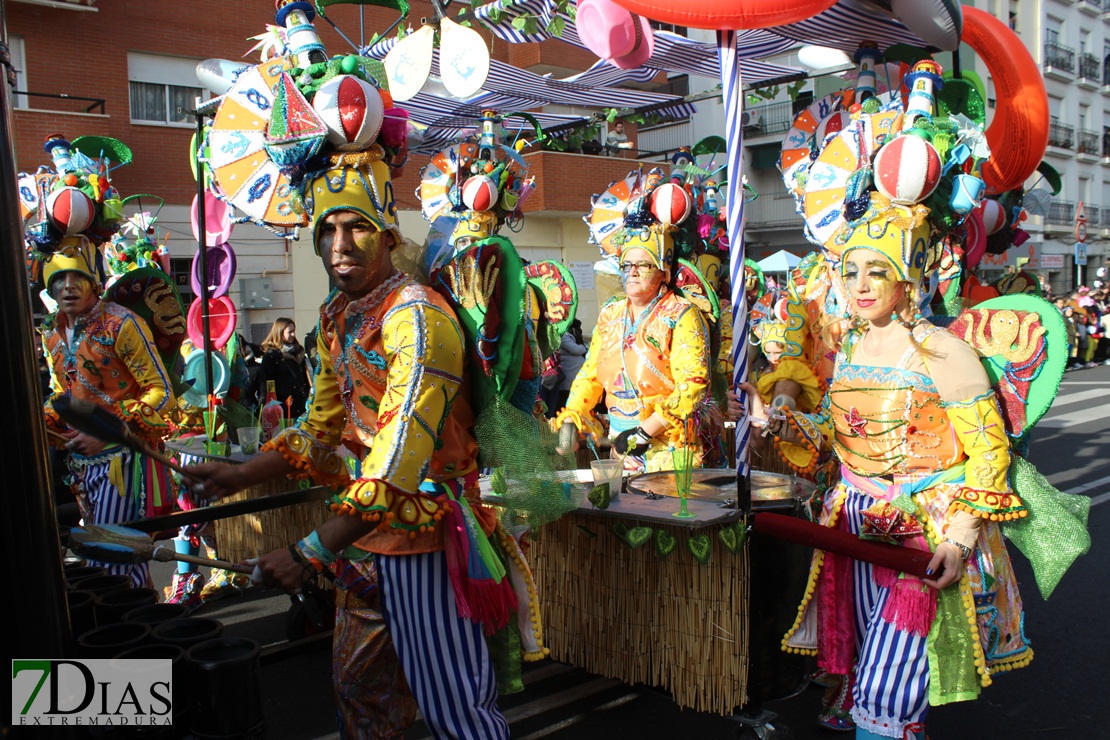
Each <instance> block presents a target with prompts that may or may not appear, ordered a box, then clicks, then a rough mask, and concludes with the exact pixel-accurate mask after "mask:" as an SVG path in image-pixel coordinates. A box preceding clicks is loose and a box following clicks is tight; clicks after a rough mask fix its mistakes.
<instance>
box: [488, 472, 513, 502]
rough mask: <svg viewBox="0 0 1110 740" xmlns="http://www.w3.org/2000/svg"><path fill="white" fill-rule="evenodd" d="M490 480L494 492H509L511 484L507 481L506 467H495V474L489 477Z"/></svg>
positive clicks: (501, 493)
mask: <svg viewBox="0 0 1110 740" xmlns="http://www.w3.org/2000/svg"><path fill="white" fill-rule="evenodd" d="M489 482H490V486H491V487H492V488H493V492H494V493H497V494H500V495H502V496H504V495H505V494H506V493H508V492H509V484H508V483H507V482H506V481H505V470H504V468H494V469H493V475H491V476H490V477H489Z"/></svg>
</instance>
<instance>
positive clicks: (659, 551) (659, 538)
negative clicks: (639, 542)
mask: <svg viewBox="0 0 1110 740" xmlns="http://www.w3.org/2000/svg"><path fill="white" fill-rule="evenodd" d="M676 547H678V538H677V537H675V536H674V535H673V534H671V533H670V532H668V531H667V530H665V529H657V530H655V554H656V555H658V556H659V559H660V560H662V559H664V558H666V557H667V556H668V555H670V554H671V553H672V552H674V551H675V548H676Z"/></svg>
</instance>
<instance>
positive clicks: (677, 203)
mask: <svg viewBox="0 0 1110 740" xmlns="http://www.w3.org/2000/svg"><path fill="white" fill-rule="evenodd" d="M692 208H693V203H692V202H691V201H690V194H689V193H687V192H686V190H685V189H683V188H682V187H681V186H680V185H676V184H675V183H673V182H669V183H666V184H665V185H660V186H659V187H657V188H656V189H655V192H653V193H652V194H651V213H652V215H654V216H655V218H657V219H658V220H659V223H661V224H663V225H664V226H672V225H674V224H680V223H682V222H683V221H685V220H686V217H687V216H689V215H690V210H691V209H692Z"/></svg>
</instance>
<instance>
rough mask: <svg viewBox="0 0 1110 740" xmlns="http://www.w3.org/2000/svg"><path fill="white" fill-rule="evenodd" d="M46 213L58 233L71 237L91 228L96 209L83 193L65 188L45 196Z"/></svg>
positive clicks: (72, 188)
mask: <svg viewBox="0 0 1110 740" xmlns="http://www.w3.org/2000/svg"><path fill="white" fill-rule="evenodd" d="M46 212H47V213H49V214H50V220H51V221H53V222H54V226H56V227H57V228H58V230H59V231H61V232H62V233H63V234H65V235H66V236H73V235H74V234H80V233H81V232H82V231H84V230H85V229H87V228H89V227H90V226H92V222H93V218H94V217H95V216H96V207H95V206H94V205H93V202H92V198H90V197H89V196H88V195H86V194H85V193H84V192H82V191H81V190H78V189H77V188H74V187H69V186H65V187H62V188H59V189H57V190H55V191H54V192H53V193H51V194H50V195H48V196H47V198H46Z"/></svg>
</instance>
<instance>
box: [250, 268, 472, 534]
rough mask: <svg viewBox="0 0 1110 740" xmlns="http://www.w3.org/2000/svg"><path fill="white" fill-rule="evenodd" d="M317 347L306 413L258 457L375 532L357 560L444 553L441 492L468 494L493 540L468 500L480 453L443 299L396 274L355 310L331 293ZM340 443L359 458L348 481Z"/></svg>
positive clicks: (453, 324)
mask: <svg viewBox="0 0 1110 740" xmlns="http://www.w3.org/2000/svg"><path fill="white" fill-rule="evenodd" d="M317 344H318V347H319V351H320V352H319V356H320V364H319V367H318V368H317V370H316V375H315V382H314V384H313V392H312V396H311V397H310V398H309V402H308V410H307V412H306V413H305V414H304V415H303V416H302V417H301V418H300V419H298V420H297V423H296V425H295V426H294V427H292V428H290V429H287V430H285V431H284V432H282V433H281V434H280V435H278V436H277V437H275V438H274V439H273V440H271V441H270V442H268V443H267V444H266V445H265V446H264V447H263V449H266V450H269V449H276V450H279V451H280V452H281V453H282V455H283V456H284V457H285V458H286V459H287V460H288V461H289V462H290V463H292V464H293V465H294V466H296V467H297V468H298V470H299V471H300V472H299V475H301V476H308V477H311V478H312V479H313V480H315V481H316V482H317V483H320V484H325V485H332V486H335V487H337V488H342V489H343V491H342V493H341V494H339V495H338V496H337V497H336V498H335V499H333V502H332V508H333V509H336V510H337V511H339V512H340V513H348V514H356V515H361V516H363V517H364V518H366V519H369V520H371V521H377V522H378V527H377V528H376V529H375V530H374V532H372V533H371V534H369V535H367V536H366V537H364V538H363V539H362V540H360V541H359V542H358V543H357V545H358V547H359V548H360V549H363V550H366V551H369V552H373V553H379V554H391V555H396V554H416V553H425V552H434V551H438V550H442V549H443V548H444V535H443V531H442V527H440V526H438V525H439V519H440V517H441V516H442V513H441V511H440V509H441V502H442V501H443V498H444V496H445V492H444V491H445V487H450V488H451V490H452V492H453V494H454V495H455V496H456V497H458V496H460V495H462V494H463V493H464V490H463V489H464V488H466V489H467V490H466V491H465V493H466V495H467V498H468V499H469V500H470V505H471V508H472V509H473V510H474V513H475V514H476V515H477V517H478V519H479V521H480V523H481V525H482V527H483V529H485V530H486V531H487V532H489V531H492V526H493V516H492V512H490V511H489V510H487V509H485V508H484V507H483V506H482V505H481V504H480V502H479V501H478V499H477V490H476V487H475V488H474V489H473V490H471V488H470V484H472V483H474V481H473V480H470V479H471V478H475V479H476V476H475V475H474V473H475V470H476V460H477V454H478V446H477V443H476V442H475V441H474V438H473V436H472V435H471V433H470V426H471V423H472V415H471V411H470V408H469V404H468V403H467V402H466V400H465V398H464V397H463V396H462V394H461V393H460V386H461V384H462V376H463V365H464V360H465V354H466V353H465V349H464V339H463V335H462V331H461V329H460V328H459V324H458V321H457V320H456V318H455V314H454V311H453V310H452V309H451V307H450V305H449V304H448V303H447V301H446V299H444V298H443V297H442V296H441V295H440V294H439V293H437V292H436V291H435V290H433V289H431V288H428V287H426V286H423V285H419V284H417V283H415V282H413V281H412V280H411V279H410V278H408V277H406V276H405V275H404V274H402V273H397V274H395V275H394V276H393V277H391V278H389V279H387V280H386V281H385V282H384V283H383V284H382V285H380V286H378V287H377V288H375V289H374V290H373V291H372V292H371V293H369V294H368V295H366V296H364V297H363V298H360V299H359V300H357V301H355V302H353V303H352V302H349V301H348V300H347V298H346V297H344V296H343V295H342V294H341V293H339V292H338V291H333V292H332V294H331V295H330V296H328V299H327V301H326V302H325V303H324V305H323V306H322V307H321V309H320V323H319V328H318V331H317ZM345 429H346V431H347V433H346V439H344V430H345ZM343 442H346V443H347V445H348V447H351V448H358V447H360V446H361V448H362V449H361V450H359V449H354V451H355V452H356V454H357V453H359V452H364V453H365V454H364V455H362V462H361V471H360V473H359V477H358V478H357V479H356V480H354V481H352V480H351V479H350V477H349V476H348V474H347V469H346V466H345V465H344V464H343V462H342V460H341V458H340V456H339V455H338V454H337V452H336V449H337V448H338V446H339V445H340V444H341V443H343ZM397 534H400V535H407V536H401V537H398V536H393V535H397Z"/></svg>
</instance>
